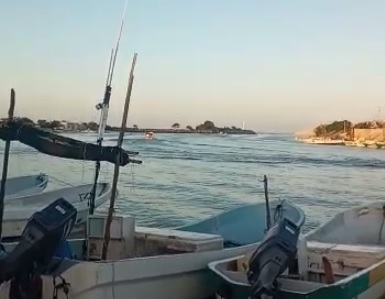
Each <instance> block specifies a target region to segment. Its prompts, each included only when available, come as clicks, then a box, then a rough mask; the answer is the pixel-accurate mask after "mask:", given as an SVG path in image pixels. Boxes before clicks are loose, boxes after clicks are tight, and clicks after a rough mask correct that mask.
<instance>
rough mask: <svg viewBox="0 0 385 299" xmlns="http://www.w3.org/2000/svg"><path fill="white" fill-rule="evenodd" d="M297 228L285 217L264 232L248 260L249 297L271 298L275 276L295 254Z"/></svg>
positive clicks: (275, 282)
mask: <svg viewBox="0 0 385 299" xmlns="http://www.w3.org/2000/svg"><path fill="white" fill-rule="evenodd" d="M299 233H300V227H298V226H297V225H295V224H294V223H293V222H291V221H290V220H289V219H287V218H283V219H282V220H280V221H279V222H278V223H277V224H276V225H275V226H273V227H272V228H271V229H270V230H269V231H268V232H267V234H266V236H265V238H264V239H263V241H262V242H261V244H260V245H259V246H258V248H257V250H256V251H255V252H254V253H253V255H252V256H251V258H250V261H249V270H248V272H247V279H248V281H249V283H250V284H251V286H252V287H251V294H250V298H255V299H256V298H260V297H261V296H262V295H263V294H264V295H267V296H271V297H274V296H275V295H276V291H277V278H278V276H279V275H280V274H282V272H283V271H285V269H286V268H287V266H288V264H289V262H291V261H292V260H293V259H294V258H295V257H296V254H297V242H298V237H299Z"/></svg>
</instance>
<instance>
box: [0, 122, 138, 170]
mask: <svg viewBox="0 0 385 299" xmlns="http://www.w3.org/2000/svg"><path fill="white" fill-rule="evenodd" d="M7 138H10V140H11V141H16V140H17V141H20V142H21V143H23V144H25V145H28V146H30V147H33V148H35V149H36V150H38V151H39V152H41V153H44V154H47V155H51V156H56V157H62V158H68V159H74V160H86V161H106V162H110V163H114V164H115V162H116V157H117V155H118V153H119V151H120V152H121V155H120V166H125V165H126V164H128V163H130V162H131V160H130V158H129V153H130V152H127V151H125V150H122V149H119V148H118V147H116V146H102V147H99V146H98V145H96V144H93V143H87V142H83V141H79V140H76V139H72V138H68V137H64V136H60V135H58V134H55V133H53V132H50V131H46V130H43V129H40V128H36V127H34V126H31V125H23V124H22V123H20V122H16V121H13V122H3V123H1V124H0V139H2V140H4V141H5V140H7Z"/></svg>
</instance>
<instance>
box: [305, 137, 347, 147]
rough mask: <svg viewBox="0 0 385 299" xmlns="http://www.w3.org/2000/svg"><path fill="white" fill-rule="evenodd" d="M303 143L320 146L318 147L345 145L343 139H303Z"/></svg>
mask: <svg viewBox="0 0 385 299" xmlns="http://www.w3.org/2000/svg"><path fill="white" fill-rule="evenodd" d="M301 142H303V143H307V144H318V145H345V141H344V140H343V139H330V138H309V139H302V140H301Z"/></svg>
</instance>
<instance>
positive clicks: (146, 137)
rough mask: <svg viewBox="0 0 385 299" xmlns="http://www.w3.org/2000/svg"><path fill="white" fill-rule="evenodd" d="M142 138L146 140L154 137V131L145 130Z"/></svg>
mask: <svg viewBox="0 0 385 299" xmlns="http://www.w3.org/2000/svg"><path fill="white" fill-rule="evenodd" d="M144 139H146V140H152V139H154V133H153V132H146V133H145V134H144Z"/></svg>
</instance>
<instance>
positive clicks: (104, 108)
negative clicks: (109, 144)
mask: <svg viewBox="0 0 385 299" xmlns="http://www.w3.org/2000/svg"><path fill="white" fill-rule="evenodd" d="M127 3H128V0H126V2H125V4H124V9H123V17H122V21H121V23H120V29H119V34H118V39H117V42H116V46H115V49H112V51H111V57H110V64H109V67H108V73H107V80H106V88H105V91H104V97H103V102H102V103H99V104H98V105H96V109H98V110H101V112H100V120H99V130H98V139H97V141H96V144H97V145H98V146H99V147H100V148H101V146H102V143H103V138H104V132H105V130H106V126H107V119H108V110H109V107H110V99H111V92H112V87H111V85H112V78H113V75H114V69H115V63H116V58H117V55H118V51H119V45H120V39H121V37H122V32H123V26H124V18H125V16H126V10H127ZM99 173H100V161H97V162H96V164H95V175H94V182H93V185H92V189H91V192H90V203H89V204H90V208H89V213H90V215H93V214H94V211H95V197H96V187H97V184H98V179H99Z"/></svg>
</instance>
